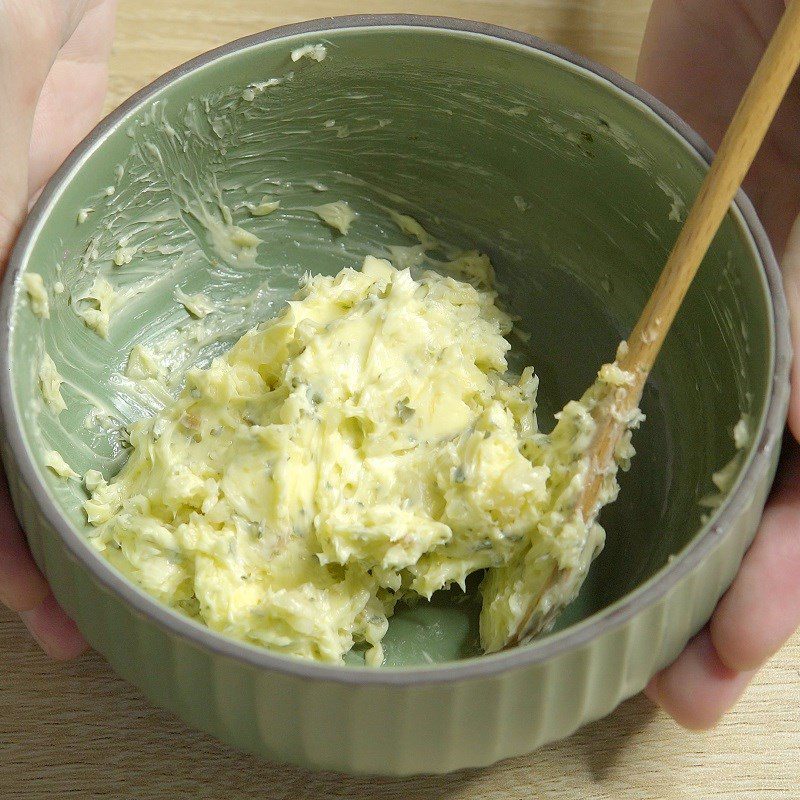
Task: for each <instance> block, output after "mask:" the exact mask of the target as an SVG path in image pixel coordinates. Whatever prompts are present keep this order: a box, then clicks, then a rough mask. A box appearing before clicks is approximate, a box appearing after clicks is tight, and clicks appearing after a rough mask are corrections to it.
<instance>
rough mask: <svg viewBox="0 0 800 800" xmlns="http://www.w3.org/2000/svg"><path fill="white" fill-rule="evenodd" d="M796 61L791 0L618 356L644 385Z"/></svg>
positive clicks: (795, 1) (799, 24) (798, 28)
mask: <svg viewBox="0 0 800 800" xmlns="http://www.w3.org/2000/svg"><path fill="white" fill-rule="evenodd" d="M799 65H800V0H792V2H791V3H790V4H789V5H788V7H787V9H786V11H785V13H784V15H783V19H782V20H781V21H780V24H779V25H778V28H777V30H776V31H775V33H774V35H773V37H772V40H771V41H770V43H769V46H768V47H767V49H766V51H765V53H764V55H763V57H762V59H761V63H760V64H759V65H758V68H757V70H756V72H755V75H754V76H753V79H752V80H751V82H750V85H749V86H748V87H747V91H746V92H745V94H744V96H743V97H742V101H741V103H740V104H739V108H738V109H737V111H736V114H735V115H734V117H733V120H732V121H731V124H730V127H729V128H728V131H727V133H726V134H725V138H724V139H723V140H722V144H721V145H720V147H719V150H718V151H717V155H716V157H715V158H714V161H713V162H712V164H711V168H710V170H709V172H708V174H707V175H706V179H705V181H704V182H703V185H702V186H701V188H700V192H699V194H698V195H697V199H696V200H695V202H694V205H693V206H692V209H691V211H690V212H689V216H688V217H687V219H686V222H685V223H684V225H683V228H682V229H681V232H680V235H679V236H678V239H677V241H676V242H675V246H674V247H673V249H672V252H671V253H670V255H669V258H668V259H667V263H666V265H665V267H664V270H663V271H662V273H661V276H660V278H659V279H658V283H657V284H656V287H655V289H654V290H653V293H652V294H651V295H650V299H649V300H648V301H647V305H646V306H645V308H644V310H643V311H642V314H641V316H640V317H639V320H638V322H637V323H636V326H635V327H634V329H633V331H632V332H631V335H630V337H629V339H628V351H627V353H626V354H625V355H624V356H622V357H621V358H620V359H619V365H620V367H621V368H622V369H624V370H628V371H630V372H634V373H636V374H637V378H638V380H637V383H639V382H641V385H642V386H643V385H644V382H645V380H646V379H647V374H648V373H649V372H650V369H651V368H652V366H653V362H654V361H655V359H656V356H657V355H658V352H659V350H660V349H661V345H662V344H663V342H664V338H665V337H666V335H667V332H668V331H669V329H670V326H671V325H672V322H673V320H674V319H675V315H676V314H677V312H678V309H679V308H680V305H681V302H682V301H683V298H684V297H685V295H686V292H687V290H688V289H689V285H690V284H691V282H692V279H693V278H694V276H695V274H696V272H697V270H698V268H699V267H700V264H701V262H702V260H703V257H704V256H705V254H706V252H707V251H708V248H709V246H710V245H711V242H712V240H713V239H714V236H715V234H716V232H717V229H718V228H719V226H720V224H721V223H722V220H723V219H724V217H725V214H726V213H727V212H728V209H729V208H730V206H731V203H732V202H733V199H734V197H735V196H736V192H737V190H738V189H739V187H740V186H741V184H742V182H743V181H744V179H745V176H746V175H747V172H748V170H749V169H750V165H751V164H752V163H753V159H754V158H755V156H756V153H757V152H758V149H759V147H760V146H761V143H762V141H763V140H764V137H765V136H766V133H767V130H768V129H769V126H770V124H771V123H772V120H773V118H774V117H775V114H776V112H777V110H778V107H779V106H780V104H781V100H782V99H783V96H784V95H785V94H786V91H787V89H788V88H789V85H790V84H791V82H792V78H793V76H794V74H795V72H796V71H797V68H798V66H799Z"/></svg>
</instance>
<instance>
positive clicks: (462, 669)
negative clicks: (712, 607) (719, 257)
mask: <svg viewBox="0 0 800 800" xmlns="http://www.w3.org/2000/svg"><path fill="white" fill-rule="evenodd" d="M375 28H383V29H390V28H414V29H417V30H423V31H425V30H427V31H429V32H444V33H452V34H456V35H458V34H471V35H474V36H475V37H477V38H487V39H490V40H494V42H495V44H500V45H504V44H508V43H511V44H516V45H522V46H523V47H524V48H528V49H530V50H533V51H536V52H538V53H540V54H545V55H547V56H550V57H551V58H552V59H553V60H555V61H561V62H565V63H564V64H563V66H565V67H567V68H574V67H577V68H578V69H579V70H582V71H584V72H586V73H589V74H590V75H591V76H593V77H594V78H595V79H599V82H601V83H605V84H610V86H611V87H612V88H615V89H617V90H618V91H619V92H621V93H622V94H624V95H626V96H627V97H628V98H629V99H631V98H632V99H634V100H637V101H639V103H641V104H642V105H644V106H646V107H647V108H648V109H649V110H650V111H651V112H653V113H654V114H655V116H656V117H658V118H660V120H661V121H662V122H663V123H665V125H666V126H667V127H668V128H670V129H671V130H672V132H673V133H674V134H677V135H678V136H679V137H680V138H682V139H683V140H684V142H685V143H686V144H687V145H688V147H689V148H690V149H691V150H693V151H694V153H695V154H696V155H697V156H698V157H699V158H700V159H701V160H702V161H704V162H705V163H706V164H708V163H709V162H710V161H711V158H712V157H713V152H712V150H711V148H710V147H709V146H708V145H707V144H706V142H705V141H704V140H703V139H702V137H700V136H699V135H698V134H697V133H696V132H695V131H694V130H693V129H692V128H691V127H690V126H689V125H688V124H687V123H686V122H684V121H683V119H681V117H679V116H678V115H677V114H676V113H675V112H674V111H672V110H671V109H669V108H668V107H667V106H665V105H664V104H663V103H661V102H660V101H659V100H657V99H656V98H654V97H653V96H652V95H650V94H649V93H648V92H646V91H645V90H644V89H642V88H641V87H639V86H637V85H636V84H634V83H633V82H632V81H630V80H628V79H627V78H624V77H623V76H621V75H619V74H618V73H616V72H615V71H613V70H611V69H609V68H607V67H603V66H601V65H598V64H596V63H594V62H593V61H591V60H590V59H587V58H584V57H583V56H579V55H577V54H575V53H573V52H572V51H571V50H569V49H568V48H566V47H563V46H561V45H557V44H551V43H549V42H546V41H544V40H542V39H540V38H538V37H536V36H533V35H531V34H528V33H523V32H521V31H516V30H513V29H510V28H505V27H502V26H498V25H492V24H488V23H483V22H475V21H471V20H463V19H458V18H455V17H444V16H425V15H418V14H355V15H348V16H339V17H325V18H321V19H314V20H307V21H303V22H298V23H294V24H290V25H283V26H280V27H277V28H272V29H270V30H266V31H261V32H259V33H255V34H251V35H249V36H244V37H241V38H239V39H236V40H234V41H232V42H229V43H227V44H224V45H222V46H220V47H216V48H214V49H212V50H209V51H207V52H205V53H202V54H201V55H199V56H196V57H195V58H193V59H190V60H189V61H187V62H185V63H183V64H181V65H179V66H177V67H175V68H173V69H171V70H169V71H168V72H166V73H165V74H164V75H161V76H160V77H158V78H157V79H156V80H154V81H153V82H152V83H150V84H148V85H147V86H145V87H143V88H142V89H140V90H139V91H137V92H136V93H134V94H133V95H132V96H131V97H129V98H128V99H127V100H125V101H124V102H123V103H122V104H121V105H120V106H118V107H117V108H116V109H114V110H113V111H112V112H111V113H110V114H108V115H107V116H106V117H105V118H104V119H103V120H102V121H101V122H100V123H98V125H97V126H96V127H95V128H94V129H93V130H92V131H91V132H90V133H89V134H88V135H87V136H86V137H85V138H84V139H83V140H82V141H81V142H80V143H79V144H78V145H77V146H76V147H75V149H74V150H73V151H72V152H71V153H70V155H69V156H68V157H67V158H66V160H65V161H64V163H63V164H62V165H61V167H60V168H59V169H58V170H57V171H56V172H55V174H54V175H53V176H52V177H51V178H50V180H49V181H48V183H47V185H46V187H45V188H44V190H43V191H42V193H41V194H40V196H39V198H38V199H37V201H36V203H35V205H34V207H33V209H32V210H31V211H30V213H29V215H28V218H27V220H26V222H25V225H24V226H23V228H22V230H21V232H20V234H19V236H18V238H17V241H16V244H15V246H14V248H13V251H12V253H11V256H10V259H9V262H8V265H7V269H6V274H5V276H4V277H3V284H2V298H1V299H0V322H1V323H2V324H1V326H0V418H2V424H3V429H4V433H5V436H6V441H7V443H8V446H9V448H10V452H11V453H12V454H13V457H14V461H15V464H16V466H17V468H18V470H19V473H20V475H21V476H22V479H23V480H24V482H25V483H26V484H27V486H28V488H29V490H30V492H31V494H32V495H33V497H34V498H35V500H36V502H37V503H38V506H39V508H40V509H41V511H42V513H43V514H44V516H45V518H46V520H47V521H48V523H49V524H50V525H51V526H52V527H53V529H54V530H55V531H56V532H57V533H58V535H59V537H60V538H61V540H62V542H63V544H64V545H65V546H66V548H67V550H68V551H69V553H70V554H71V556H72V557H73V558H74V559H76V560H77V562H78V563H79V564H80V565H81V567H82V568H85V569H87V570H88V572H89V574H90V575H89V577H90V579H92V580H94V581H96V582H97V583H99V584H100V586H101V587H102V588H103V589H104V590H106V591H110V592H111V593H113V594H114V595H116V596H117V597H118V598H119V599H121V600H122V601H123V602H125V603H126V604H127V605H129V606H130V607H131V608H132V609H133V610H134V612H137V613H138V614H140V615H142V616H144V617H147V619H148V620H149V621H151V622H152V623H154V624H156V625H157V626H158V627H159V628H161V629H162V630H164V631H166V632H167V633H169V634H170V635H173V636H177V637H179V638H180V639H182V640H183V641H184V642H185V643H187V644H192V645H194V646H200V647H202V648H204V649H206V650H209V651H211V652H212V653H213V654H214V655H217V656H223V657H226V658H230V659H232V660H234V661H237V662H240V663H242V664H243V665H247V666H249V667H255V668H259V669H266V670H269V671H273V672H278V673H282V674H286V675H292V676H295V677H298V678H306V679H316V680H323V681H327V682H333V683H339V684H356V685H358V684H372V685H374V684H378V685H386V686H404V685H416V684H435V683H443V682H449V681H453V680H464V679H476V678H483V677H489V676H494V675H497V674H500V673H505V672H509V671H512V670H516V669H520V668H525V667H531V666H534V665H536V664H540V663H542V662H546V661H549V660H550V659H553V658H555V657H557V656H560V655H562V654H564V653H565V652H567V651H570V650H575V649H578V648H580V647H583V646H586V645H588V644H589V643H591V642H592V641H593V640H595V639H598V638H600V637H601V636H603V635H605V634H607V633H609V632H611V631H613V630H615V629H617V628H619V627H620V626H622V625H623V624H625V623H626V622H628V621H629V620H631V619H632V618H634V617H635V616H636V615H637V614H639V613H641V612H642V611H644V610H646V609H647V608H649V607H650V606H652V605H653V604H654V603H656V602H657V601H658V600H660V599H661V598H662V597H663V596H664V595H666V594H667V593H668V592H669V591H670V590H671V589H672V588H673V587H674V586H675V585H676V584H677V583H678V582H679V581H680V580H681V579H682V578H684V577H685V576H686V575H687V574H688V573H689V572H691V571H692V570H693V569H694V568H695V567H696V566H697V565H698V564H699V563H700V562H701V561H702V560H704V559H705V558H706V557H707V556H708V555H709V554H710V553H711V552H712V551H713V550H714V549H715V548H716V547H717V545H718V544H719V543H720V541H721V540H722V539H723V538H724V536H725V534H726V532H727V531H728V530H729V529H730V528H731V527H732V523H733V522H734V520H735V519H736V517H737V516H738V514H739V513H740V512H741V511H742V509H743V508H744V507H745V505H746V503H747V502H748V501H749V499H750V496H751V494H752V492H753V490H754V488H755V486H756V484H757V483H758V482H759V481H760V480H761V479H762V478H763V476H764V475H765V474H766V472H767V471H768V469H769V464H770V454H771V452H772V450H773V448H775V447H776V446H777V445H778V443H779V439H780V437H781V436H782V433H783V429H784V424H785V417H786V409H787V406H788V396H789V380H788V377H789V367H790V362H791V343H790V336H789V323H788V320H789V315H788V308H787V305H786V299H785V296H784V292H783V284H782V280H781V274H780V270H779V267H778V264H777V261H776V259H775V256H774V253H773V251H772V247H771V244H770V242H769V239H768V238H767V235H766V233H765V231H764V229H763V227H762V225H761V222H760V220H759V219H758V216H757V214H756V212H755V209H754V208H753V205H752V203H751V202H750V200H749V199H748V197H747V196H746V195H745V193H744V191H743V190H739V192H738V194H737V196H736V199H735V207H736V208H738V211H739V214H740V218H741V221H743V222H744V227H745V230H746V232H748V233H749V234H750V236H751V237H752V244H753V247H754V250H755V252H756V254H757V255H758V257H759V259H760V262H761V266H762V268H763V275H762V280H763V279H766V280H765V283H766V288H767V292H766V293H765V294H766V297H767V299H768V301H769V308H770V310H771V311H772V318H771V319H770V320H768V322H769V323H770V328H771V330H770V332H771V335H772V340H773V341H772V342H771V345H772V348H771V350H772V352H771V356H772V364H771V367H772V379H771V386H770V390H769V396H768V398H767V406H766V410H765V412H764V415H763V419H764V423H763V426H762V429H761V434H760V436H759V439H758V441H757V442H753V444H752V445H751V452H750V454H749V458H748V460H747V462H746V463H745V465H744V467H743V470H742V473H741V474H740V476H739V480H738V483H737V485H736V486H735V487H734V489H733V490H732V491H731V492H730V494H729V495H728V497H727V498H726V500H725V502H723V504H722V505H721V507H720V508H719V510H718V512H717V515H716V517H715V518H714V519H713V520H712V521H711V523H710V524H709V525H707V526H706V529H705V530H703V529H702V528H701V529H700V531H698V533H697V534H696V535H695V537H694V538H693V539H692V540H691V541H690V542H689V543H688V544H687V545H686V546H685V547H684V548H683V549H682V550H681V552H680V553H679V554H678V555H677V557H676V558H674V559H673V561H672V562H671V563H669V564H668V565H666V566H665V567H663V568H662V569H661V570H659V571H658V572H657V573H656V574H655V575H653V576H651V577H650V578H649V579H648V580H647V581H645V583H643V584H642V585H641V586H639V587H637V588H636V589H634V590H633V591H632V592H630V593H628V594H626V595H624V596H623V597H622V598H620V599H619V600H617V601H616V602H615V603H613V604H612V605H610V606H608V607H607V608H604V609H602V610H601V611H598V612H596V613H595V614H593V615H591V616H590V617H588V618H587V619H586V620H583V621H582V622H580V623H578V624H576V625H574V626H571V627H569V628H566V629H564V630H563V631H560V632H558V633H556V634H553V635H552V636H549V637H546V638H544V639H542V640H538V641H534V642H532V643H530V644H528V645H525V646H524V647H519V648H515V649H513V650H509V651H505V652H500V653H494V654H490V655H481V656H476V657H471V658H467V659H464V660H461V661H453V662H444V663H442V664H435V665H425V666H424V667H420V666H408V667H366V666H361V665H358V666H354V665H353V666H351V665H347V664H342V665H339V664H324V663H319V662H312V661H306V660H303V659H300V658H296V657H292V656H287V655H282V654H279V653H274V652H272V651H270V650H267V649H265V648H259V647H257V646H255V645H250V644H247V643H245V642H240V641H237V640H235V639H232V638H228V637H226V636H224V635H223V634H220V633H217V632H215V631H213V630H211V629H210V628H207V627H206V626H204V625H202V624H200V623H198V622H195V621H194V620H191V619H189V618H187V617H183V616H181V615H180V614H179V613H178V612H175V611H173V610H172V609H170V608H168V607H167V606H165V605H163V604H161V603H160V602H159V601H157V600H156V599H155V598H153V597H151V596H150V595H148V594H146V593H145V592H144V591H143V590H141V589H139V588H138V587H136V586H135V585H134V584H133V583H132V582H130V581H128V580H127V579H125V578H124V577H123V576H122V575H121V574H120V573H118V572H117V571H116V570H114V569H113V568H112V567H111V565H110V564H109V563H108V562H106V561H105V560H104V559H102V557H101V556H100V555H99V554H98V553H96V552H94V551H92V550H91V548H90V547H89V545H88V543H87V542H86V541H85V537H84V536H83V535H81V533H80V532H79V531H78V530H77V528H74V527H73V526H72V523H70V521H69V520H68V519H67V517H66V516H65V515H64V514H63V513H62V512H61V510H60V509H59V507H58V506H57V505H56V504H55V503H54V502H53V501H52V500H51V498H50V495H49V492H48V490H47V488H46V485H45V483H44V481H43V479H42V477H41V475H40V474H39V469H38V467H37V466H36V464H35V463H34V461H33V459H32V458H31V456H30V453H29V452H28V448H27V446H26V442H25V439H24V436H23V434H22V430H21V424H20V415H19V410H18V408H17V403H16V398H15V396H14V390H13V378H12V373H11V358H10V344H11V336H12V330H13V328H12V320H13V313H14V306H15V303H14V287H15V284H16V277H17V274H18V273H19V272H20V271H21V269H22V266H23V264H24V263H25V261H26V260H27V256H28V251H29V249H30V247H31V245H32V244H33V242H34V241H35V239H36V236H37V233H38V229H39V227H40V225H41V224H42V223H43V222H44V220H45V219H46V217H47V214H48V212H49V206H50V204H51V201H53V200H54V199H55V198H56V196H57V195H58V193H59V192H60V190H61V188H62V186H63V185H64V184H66V183H67V181H68V179H69V178H70V176H71V174H72V173H73V171H74V170H75V169H76V168H78V167H79V166H80V164H81V161H82V160H83V159H84V158H85V157H86V156H87V155H88V154H89V153H90V152H92V151H93V150H94V148H95V147H96V146H97V145H98V144H99V143H100V142H101V141H102V140H103V139H104V138H105V137H106V135H107V134H109V133H110V132H112V131H113V130H114V129H115V128H116V127H117V126H118V125H119V124H120V123H121V122H122V121H123V120H124V119H125V118H126V117H127V116H128V114H130V113H132V112H134V111H135V110H137V109H138V108H140V107H141V106H143V105H144V104H145V103H146V102H147V101H148V100H149V99H150V98H151V97H152V96H153V95H155V94H156V93H157V92H159V91H161V90H162V89H164V88H165V87H167V86H168V85H170V84H171V83H173V82H174V81H176V80H178V79H180V78H182V77H184V76H186V75H188V74H190V73H192V72H195V71H197V70H199V69H201V68H203V67H205V66H206V65H207V64H209V63H211V62H214V61H217V60H219V59H222V58H225V57H227V56H230V55H233V54H235V53H237V52H239V51H243V50H246V49H249V48H251V47H257V46H260V45H262V44H265V43H267V42H272V41H276V40H280V39H284V38H289V37H296V36H299V35H311V34H314V35H324V34H325V33H326V32H329V31H337V30H344V29H363V30H369V29H375Z"/></svg>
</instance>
